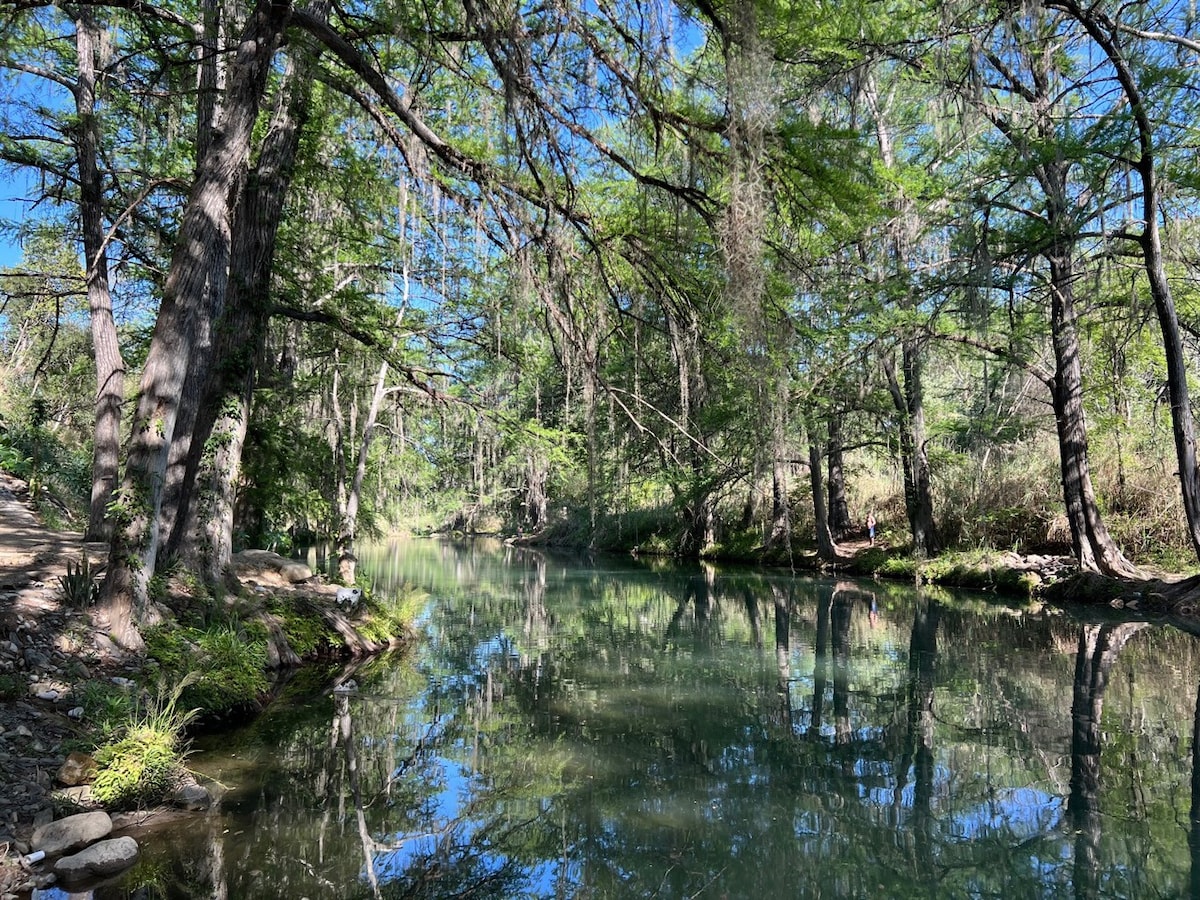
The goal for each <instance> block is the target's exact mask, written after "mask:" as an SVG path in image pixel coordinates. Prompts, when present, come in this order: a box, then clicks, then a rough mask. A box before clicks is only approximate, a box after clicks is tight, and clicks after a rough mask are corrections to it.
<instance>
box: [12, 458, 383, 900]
mask: <svg viewBox="0 0 1200 900" xmlns="http://www.w3.org/2000/svg"><path fill="white" fill-rule="evenodd" d="M106 552H107V548H106V546H104V545H102V544H87V543H85V542H84V541H83V536H82V535H81V534H79V533H73V532H67V531H56V530H53V529H49V528H46V527H44V526H43V525H42V524H41V523H40V522H39V521H38V517H37V516H36V515H35V513H34V511H33V507H32V504H31V502H30V498H29V495H28V489H27V487H26V486H25V485H24V483H23V482H20V481H18V480H17V479H14V478H12V477H10V476H8V475H5V474H4V473H0V897H6V896H10V895H13V893H14V892H15V891H20V892H24V891H28V890H29V889H31V888H32V887H34V886H36V885H37V878H38V877H43V878H44V877H45V876H44V875H39V873H37V872H28V871H26V870H25V869H23V868H22V867H21V866H19V865H18V864H17V859H18V858H19V857H20V856H21V855H23V854H25V853H26V852H28V850H29V841H30V838H31V835H32V833H33V831H34V829H35V827H36V826H38V825H42V824H45V823H46V822H48V821H51V820H53V819H56V818H58V817H59V816H60V815H62V814H63V813H65V812H73V811H75V808H76V807H81V808H92V807H95V806H97V805H98V804H96V803H95V802H94V801H91V800H88V799H87V798H86V797H82V798H81V797H78V796H73V795H68V794H66V793H63V789H64V788H65V787H66V785H65V784H64V783H63V780H62V776H61V775H60V770H61V769H62V767H63V765H64V763H65V762H66V761H67V757H68V755H69V754H70V753H71V752H72V751H84V752H88V751H91V750H92V749H93V748H94V747H95V746H96V745H97V744H98V743H99V742H100V741H101V740H102V738H103V736H102V735H100V734H99V733H98V728H99V727H100V723H99V722H98V716H97V717H93V706H95V705H98V703H102V702H105V701H106V700H107V699H111V698H113V697H117V698H118V699H119V698H120V696H121V694H122V692H124V693H125V694H126V695H130V696H127V697H126V699H127V700H131V697H132V695H136V694H137V693H139V692H143V691H144V690H145V688H146V687H147V685H146V684H143V683H142V682H144V681H145V680H146V678H145V677H143V676H144V675H145V674H146V673H144V671H143V669H144V666H145V664H146V663H147V661H148V660H149V659H150V656H151V655H153V654H149V655H148V656H146V657H141V658H123V657H121V656H118V655H115V654H112V653H111V652H107V651H108V650H110V649H111V644H110V643H109V641H108V638H107V636H106V635H105V634H104V633H103V630H102V629H100V628H98V627H97V625H96V623H94V622H93V621H92V617H91V615H90V614H89V611H88V610H87V609H86V608H76V607H75V606H73V605H72V602H71V599H72V598H69V597H68V596H67V594H68V591H67V590H66V588H65V585H64V579H66V580H68V581H69V580H70V578H71V576H72V574H73V573H74V574H75V575H76V577H77V578H78V572H79V569H80V566H81V565H84V561H85V560H86V561H87V576H86V577H87V580H94V581H96V582H97V583H98V576H99V573H100V571H101V570H102V567H103V564H104V560H105V555H106ZM234 568H235V575H236V580H235V581H231V583H230V585H229V590H228V592H227V594H226V595H225V596H223V597H220V598H217V597H212V596H203V592H202V591H199V590H198V589H197V585H195V584H194V583H192V582H190V581H189V580H188V579H187V578H186V577H178V578H170V577H168V578H164V579H161V584H160V585H159V588H158V589H159V591H160V596H159V597H158V602H159V605H160V606H161V608H162V610H163V612H164V613H165V614H166V615H167V616H168V622H170V623H171V624H170V625H169V626H168V627H165V628H160V629H158V632H157V635H156V638H157V640H156V643H155V646H154V648H153V649H154V650H157V651H158V657H161V658H158V657H156V658H154V659H153V660H151V661H152V662H153V667H154V670H156V671H157V672H158V673H162V674H165V675H166V677H167V679H168V680H176V681H177V680H179V679H182V677H183V676H184V670H185V669H187V667H188V666H189V665H191V664H192V661H193V660H194V658H195V657H197V656H202V655H203V651H202V649H201V648H198V646H197V642H202V641H203V636H204V634H205V626H206V622H217V623H218V626H217V627H218V628H219V627H221V626H220V624H219V623H236V624H237V629H238V630H237V632H236V633H235V639H236V640H235V641H234V643H236V644H237V645H238V646H239V647H240V648H241V649H245V648H246V647H247V646H251V647H261V662H259V663H257V666H258V669H259V671H258V673H250V674H251V676H254V677H251V678H249V679H248V680H247V682H246V683H247V684H249V686H250V694H251V696H250V697H249V699H250V701H251V702H252V703H257V701H258V700H259V699H260V698H261V697H262V696H265V694H266V692H267V691H269V685H268V680H267V677H266V675H267V671H269V670H279V669H285V668H288V667H291V666H295V665H298V664H300V663H301V662H304V661H308V660H315V659H321V658H325V659H328V658H338V657H354V656H363V655H367V654H372V653H376V652H379V651H381V650H384V649H388V648H390V647H395V646H397V645H398V644H399V643H400V642H401V641H403V639H404V638H405V637H406V636H407V620H406V619H405V618H404V617H405V615H406V613H407V611H406V610H404V609H402V608H400V607H399V606H397V605H396V604H382V605H381V604H380V603H375V602H370V603H368V602H366V601H364V602H362V603H361V604H356V606H355V608H353V609H349V608H345V609H344V608H341V607H339V605H338V604H337V603H336V591H337V588H336V587H335V586H333V585H328V584H325V583H324V582H323V581H321V580H320V579H319V578H314V577H313V573H312V572H311V571H309V570H308V568H307V566H304V565H302V564H298V563H294V562H293V561H289V560H285V559H283V558H281V557H279V556H277V555H275V554H271V553H266V552H262V551H257V552H255V551H251V552H249V553H246V554H242V555H240V556H239V558H238V559H237V561H236V565H235V567H234ZM74 599H75V600H76V602H77V601H78V598H74ZM83 606H84V607H86V604H83ZM205 616H207V619H204V617H205ZM202 619H204V621H202ZM172 651H173V652H174V654H175V658H174V659H169V658H168V657H169V656H170V655H171V652H172ZM248 658H249V659H252V660H254V659H259V657H257V656H255V655H250V656H249V657H248ZM204 674H205V673H201V677H200V678H199V679H198V681H201V682H202V680H203V677H204ZM208 677H209V678H210V680H211V681H213V682H216V683H218V685H219V687H220V688H222V689H225V688H227V687H229V686H230V682H232V681H233V679H231V678H230V677H229V676H228V674H227V670H220V669H214V670H213V671H212V672H210V673H208ZM198 687H203V685H202V684H199V685H198ZM259 691H261V692H262V693H261V694H259V695H258V696H254V695H255V693H257V692H259ZM193 705H195V703H194V701H193ZM109 736H111V735H109Z"/></svg>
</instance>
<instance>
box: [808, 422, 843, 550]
mask: <svg viewBox="0 0 1200 900" xmlns="http://www.w3.org/2000/svg"><path fill="white" fill-rule="evenodd" d="M808 474H809V480H810V482H811V483H812V495H813V520H814V522H815V523H816V532H817V535H816V537H817V556H818V557H819V558H820V559H822V560H825V561H826V562H829V561H831V560H835V559H837V546H836V545H835V544H834V542H833V534H832V533H831V532H830V530H829V513H828V510H827V508H826V506H825V485H824V484H823V481H824V479H823V478H822V469H821V448H820V446H819V445H818V443H817V441H816V439H815V438H814V437H813V436H812V432H811V430H810V432H809V441H808Z"/></svg>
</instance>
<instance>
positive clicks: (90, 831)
mask: <svg viewBox="0 0 1200 900" xmlns="http://www.w3.org/2000/svg"><path fill="white" fill-rule="evenodd" d="M111 831H112V819H110V818H109V817H108V813H106V812H99V811H97V812H89V813H78V814H77V815H74V816H67V817H66V818H65V819H59V820H58V821H56V822H51V823H50V824H49V825H43V826H42V827H41V828H38V829H36V830H34V832H33V839H32V840H31V841H30V845H31V846H32V847H33V849H34V850H42V851H44V852H45V854H46V855H47V856H57V855H58V854H59V853H69V852H70V851H72V850H77V849H79V848H80V847H85V846H87V845H88V844H90V843H92V842H93V841H98V840H100V839H101V838H104V837H108V835H109V833H110V832H111Z"/></svg>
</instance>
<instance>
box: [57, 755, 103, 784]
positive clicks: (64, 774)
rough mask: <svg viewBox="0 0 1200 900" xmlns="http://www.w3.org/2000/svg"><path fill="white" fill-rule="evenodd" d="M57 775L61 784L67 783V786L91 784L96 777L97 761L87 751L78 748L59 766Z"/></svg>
mask: <svg viewBox="0 0 1200 900" xmlns="http://www.w3.org/2000/svg"><path fill="white" fill-rule="evenodd" d="M55 777H56V778H57V779H58V783H59V784H65V785H66V786H67V787H75V786H76V785H80V784H90V783H91V782H92V781H94V780H95V778H96V761H95V760H94V759H92V758H91V757H90V756H88V755H87V754H86V753H80V752H79V751H78V750H76V751H74V752H73V753H71V755H70V756H68V757H67V759H66V762H64V763H63V764H62V765H61V766H59V767H58V774H57V775H55Z"/></svg>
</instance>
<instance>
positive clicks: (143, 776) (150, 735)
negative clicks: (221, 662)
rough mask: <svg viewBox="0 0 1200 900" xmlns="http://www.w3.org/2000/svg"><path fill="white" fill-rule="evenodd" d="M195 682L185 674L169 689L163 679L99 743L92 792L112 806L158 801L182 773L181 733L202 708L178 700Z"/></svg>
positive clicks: (102, 801) (136, 804) (183, 755)
mask: <svg viewBox="0 0 1200 900" xmlns="http://www.w3.org/2000/svg"><path fill="white" fill-rule="evenodd" d="M191 682H192V678H191V677H188V678H184V679H182V680H180V681H179V682H178V683H177V684H176V685H175V686H174V688H172V689H170V690H167V689H166V687H165V686H164V685H163V684H160V685H159V688H158V692H157V693H156V695H155V696H154V697H152V698H151V699H150V700H148V701H147V702H146V703H145V704H144V705H143V706H142V707H140V708H138V709H135V710H134V712H133V713H132V715H131V717H130V720H129V721H128V723H127V724H126V725H125V727H124V728H122V729H120V731H119V734H118V736H117V737H116V738H115V739H114V740H112V741H109V742H108V743H105V744H102V745H101V746H99V747H97V748H96V752H95V753H94V754H93V756H94V757H95V760H96V765H97V766H98V769H99V770H98V772H97V774H96V781H95V782H94V783H93V785H92V795H93V796H94V797H95V798H96V799H97V800H99V801H100V802H101V803H103V804H105V805H106V806H114V807H130V806H138V805H142V804H146V803H157V802H158V801H160V800H162V798H163V797H164V796H165V795H166V793H167V792H168V791H169V790H170V789H171V787H172V786H173V785H174V783H175V782H176V780H177V779H178V778H179V777H180V776H181V775H183V773H184V771H185V770H184V766H183V761H184V757H185V754H184V753H183V752H182V751H181V749H180V746H181V743H182V740H183V732H184V729H185V728H186V727H187V726H188V724H189V723H190V722H191V721H192V720H193V719H194V718H195V716H196V714H197V712H198V710H190V711H186V712H185V711H183V710H181V709H180V708H179V700H180V698H181V697H182V695H183V693H184V691H185V690H186V689H187V687H188V686H189V685H190V684H191Z"/></svg>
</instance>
